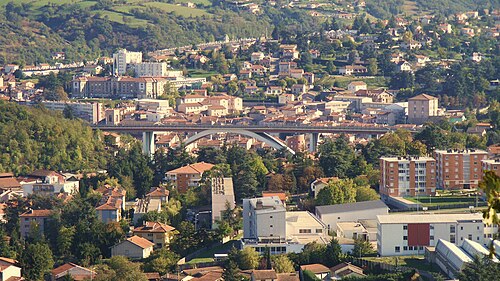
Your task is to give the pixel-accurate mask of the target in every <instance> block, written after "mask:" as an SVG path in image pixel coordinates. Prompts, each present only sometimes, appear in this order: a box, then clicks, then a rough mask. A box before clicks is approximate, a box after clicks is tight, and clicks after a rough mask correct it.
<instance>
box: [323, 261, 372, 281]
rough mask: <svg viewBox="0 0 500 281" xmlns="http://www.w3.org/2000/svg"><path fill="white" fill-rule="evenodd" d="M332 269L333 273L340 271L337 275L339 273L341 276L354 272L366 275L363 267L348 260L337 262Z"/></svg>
mask: <svg viewBox="0 0 500 281" xmlns="http://www.w3.org/2000/svg"><path fill="white" fill-rule="evenodd" d="M330 271H331V272H332V274H334V273H335V272H336V271H338V272H337V274H336V275H338V276H339V277H343V276H346V275H349V274H351V273H353V272H354V273H357V274H359V275H364V273H363V269H362V268H360V267H357V266H355V265H353V264H351V263H346V262H343V263H340V264H337V265H336V266H334V267H332V268H330Z"/></svg>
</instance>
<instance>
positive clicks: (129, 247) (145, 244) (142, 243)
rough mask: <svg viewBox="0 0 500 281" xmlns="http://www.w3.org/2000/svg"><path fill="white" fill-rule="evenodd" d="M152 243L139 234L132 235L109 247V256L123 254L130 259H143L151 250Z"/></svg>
mask: <svg viewBox="0 0 500 281" xmlns="http://www.w3.org/2000/svg"><path fill="white" fill-rule="evenodd" d="M153 246H154V244H153V243H152V242H150V241H149V240H147V239H144V238H142V237H139V236H136V235H134V236H132V237H130V238H127V239H125V240H123V241H121V242H120V243H118V244H116V245H114V246H113V247H112V248H111V256H125V257H128V258H131V259H145V258H147V257H149V256H150V255H151V252H153Z"/></svg>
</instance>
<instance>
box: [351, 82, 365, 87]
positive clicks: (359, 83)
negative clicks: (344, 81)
mask: <svg viewBox="0 0 500 281" xmlns="http://www.w3.org/2000/svg"><path fill="white" fill-rule="evenodd" d="M349 85H355V86H365V85H366V83H365V82H363V81H352V82H351V83H349Z"/></svg>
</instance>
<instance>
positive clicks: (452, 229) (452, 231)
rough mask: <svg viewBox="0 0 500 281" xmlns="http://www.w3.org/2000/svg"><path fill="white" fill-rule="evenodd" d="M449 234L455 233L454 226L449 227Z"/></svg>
mask: <svg viewBox="0 0 500 281" xmlns="http://www.w3.org/2000/svg"><path fill="white" fill-rule="evenodd" d="M450 233H455V226H454V225H450Z"/></svg>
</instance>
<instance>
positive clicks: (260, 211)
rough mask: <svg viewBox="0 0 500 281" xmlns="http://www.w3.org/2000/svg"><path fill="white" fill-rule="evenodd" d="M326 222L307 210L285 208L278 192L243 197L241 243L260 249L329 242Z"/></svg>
mask: <svg viewBox="0 0 500 281" xmlns="http://www.w3.org/2000/svg"><path fill="white" fill-rule="evenodd" d="M327 232H328V231H327V228H326V225H325V224H324V223H323V222H321V221H320V220H319V219H317V218H316V217H315V216H314V215H312V214H311V213H309V212H306V211H300V212H287V211H286V209H285V206H284V205H283V203H282V202H281V200H280V199H279V197H278V196H273V197H262V198H253V199H243V239H242V244H243V247H253V248H255V249H256V251H258V252H259V253H265V251H266V248H269V249H270V251H271V254H283V253H290V252H296V253H297V252H301V251H302V249H303V248H304V246H305V245H306V244H308V243H311V242H317V243H323V244H326V243H328V242H329V239H330V238H329V236H328V233H327Z"/></svg>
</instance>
